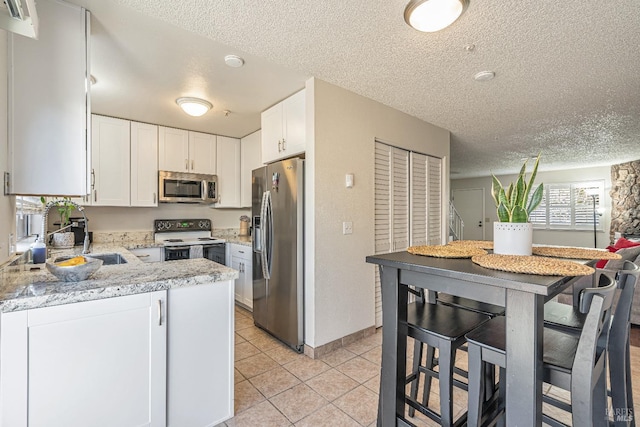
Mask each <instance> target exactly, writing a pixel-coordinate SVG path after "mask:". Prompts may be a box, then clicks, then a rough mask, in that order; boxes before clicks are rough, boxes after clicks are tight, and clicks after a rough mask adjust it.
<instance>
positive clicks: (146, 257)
mask: <svg viewBox="0 0 640 427" xmlns="http://www.w3.org/2000/svg"><path fill="white" fill-rule="evenodd" d="M129 251H130V252H131V253H132V254H134V255H135V256H137V257H138V258H139V259H140V261H142V262H160V261H162V260H163V256H162V248H139V249H130V250H129Z"/></svg>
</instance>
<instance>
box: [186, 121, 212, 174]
mask: <svg viewBox="0 0 640 427" xmlns="http://www.w3.org/2000/svg"><path fill="white" fill-rule="evenodd" d="M216 140H217V138H216V135H210V134H208V133H199V132H191V131H189V172H192V173H206V174H210V175H215V174H216Z"/></svg>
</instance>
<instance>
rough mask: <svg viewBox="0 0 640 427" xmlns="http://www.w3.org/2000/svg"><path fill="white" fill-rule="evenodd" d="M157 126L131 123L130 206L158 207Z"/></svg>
mask: <svg viewBox="0 0 640 427" xmlns="http://www.w3.org/2000/svg"><path fill="white" fill-rule="evenodd" d="M157 193H158V126H156V125H149V124H146V123H138V122H131V206H158V197H157Z"/></svg>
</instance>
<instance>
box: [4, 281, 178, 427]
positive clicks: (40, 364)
mask: <svg viewBox="0 0 640 427" xmlns="http://www.w3.org/2000/svg"><path fill="white" fill-rule="evenodd" d="M165 308H166V291H158V292H151V293H145V294H138V295H130V296H125V297H118V298H108V299H103V300H98V301H87V302H80V303H73V304H65V305H59V306H54V307H46V308H39V309H33V310H24V311H17V312H12V313H5V314H3V315H2V318H1V322H0V328H1V330H0V337H1V341H0V378H1V379H2V380H1V382H0V396H1V399H2V401H1V408H2V415H1V417H2V418H1V419H0V424H1V425H3V426H29V427H39V426H46V427H56V426H60V427H74V426H78V427H85V426H122V427H128V426H131V427H133V426H142V425H145V426H164V425H165V421H166V399H165V395H166V344H167V326H166V314H165V313H166V310H165ZM160 316H162V317H160Z"/></svg>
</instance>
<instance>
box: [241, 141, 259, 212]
mask: <svg viewBox="0 0 640 427" xmlns="http://www.w3.org/2000/svg"><path fill="white" fill-rule="evenodd" d="M261 142H262V132H261V131H256V132H254V133H252V134H251V135H247V136H245V137H244V138H242V139H241V140H240V206H241V207H243V208H250V207H251V172H252V171H253V170H254V169H257V168H259V167H260V166H262V151H261Z"/></svg>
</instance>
